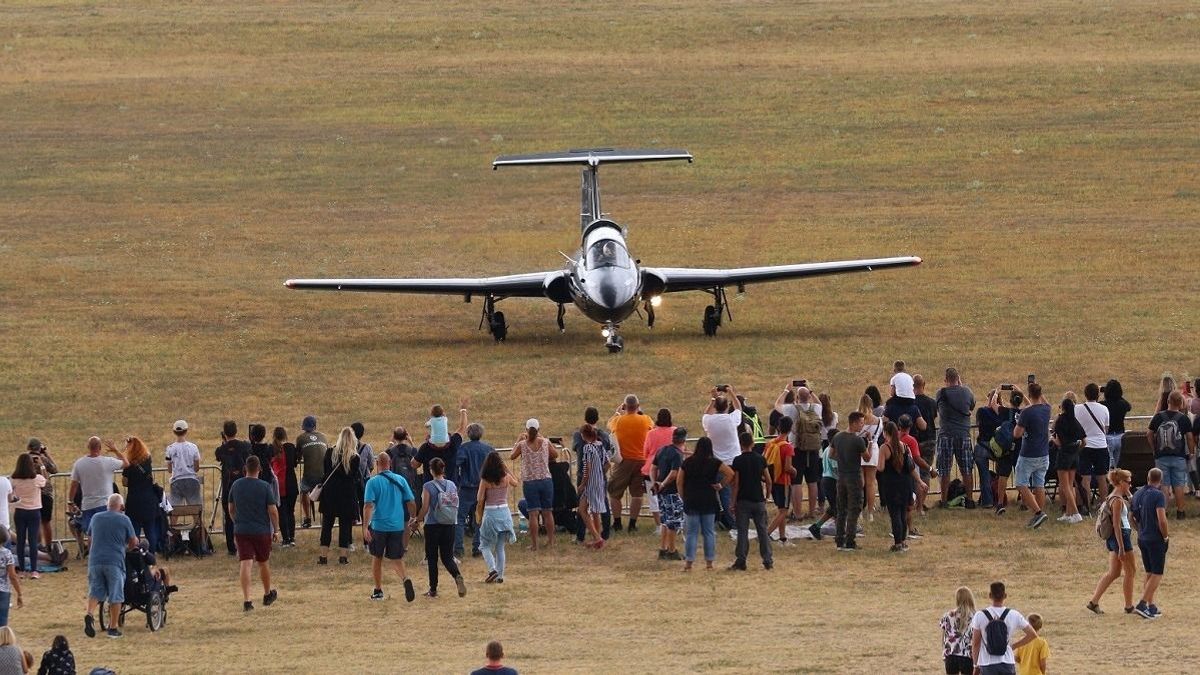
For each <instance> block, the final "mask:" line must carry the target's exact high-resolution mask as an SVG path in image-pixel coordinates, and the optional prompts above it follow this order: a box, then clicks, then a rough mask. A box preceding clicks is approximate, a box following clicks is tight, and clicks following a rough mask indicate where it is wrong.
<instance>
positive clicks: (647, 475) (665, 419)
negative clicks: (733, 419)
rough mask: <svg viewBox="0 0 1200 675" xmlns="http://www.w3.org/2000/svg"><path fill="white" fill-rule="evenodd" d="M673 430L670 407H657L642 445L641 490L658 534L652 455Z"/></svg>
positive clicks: (667, 442) (659, 522)
mask: <svg viewBox="0 0 1200 675" xmlns="http://www.w3.org/2000/svg"><path fill="white" fill-rule="evenodd" d="M755 419H756V420H757V418H755ZM760 427H761V425H760ZM674 431H675V424H674V423H673V422H672V420H671V411H670V409H668V408H659V409H658V414H657V415H656V416H655V417H654V428H653V429H651V430H650V431H649V432H648V433H647V434H646V442H645V444H643V446H642V447H643V448H644V449H645V451H646V452H645V454H646V461H645V462H642V482H643V483H644V486H643V487H644V489H643V492H645V493H646V503H647V506H648V507H649V509H650V516H651V517H652V518H654V527H655V533H656V534H659V535H661V534H662V507H661V506H660V505H659V503H658V495H657V494H656V493H655V492H654V491H653V490H652V489H651V487H652V484H653V483H654V475H653V469H654V455H655V454H657V453H658V450H659V448H663V447H666V446H668V445H671V435H672V434H673V433H674ZM760 431H761V428H760Z"/></svg>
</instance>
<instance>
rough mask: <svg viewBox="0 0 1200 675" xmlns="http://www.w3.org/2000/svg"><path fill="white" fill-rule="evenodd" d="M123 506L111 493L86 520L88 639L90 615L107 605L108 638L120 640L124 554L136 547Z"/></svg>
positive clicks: (93, 628)
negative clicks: (89, 539)
mask: <svg viewBox="0 0 1200 675" xmlns="http://www.w3.org/2000/svg"><path fill="white" fill-rule="evenodd" d="M114 451H115V450H114ZM124 507H125V500H124V499H123V498H122V497H121V495H120V494H111V495H109V496H108V499H107V501H106V504H105V508H106V510H105V511H103V512H101V513H97V514H94V515H93V516H92V517H91V519H89V521H88V535H89V536H90V537H91V540H92V543H91V547H90V549H89V554H88V602H87V615H86V616H84V617H83V633H84V635H87V636H88V637H96V623H95V622H96V619H95V617H93V616H92V615H93V614H94V613H95V612H96V608H97V607H99V605H100V603H102V602H106V603H108V637H110V638H119V637H121V629H120V628H118V625H119V621H118V619H120V616H121V605H122V604H123V603H124V602H125V551H127V550H128V549H131V548H133V547H135V546H137V535H136V534H134V532H133V523H132V522H131V521H130V520H129V517H128V516H126V515H125V514H124V513H121V510H122V509H123V508H124Z"/></svg>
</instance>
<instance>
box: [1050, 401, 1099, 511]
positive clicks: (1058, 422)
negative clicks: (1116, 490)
mask: <svg viewBox="0 0 1200 675" xmlns="http://www.w3.org/2000/svg"><path fill="white" fill-rule="evenodd" d="M1075 411H1076V407H1075V404H1074V403H1071V399H1069V398H1064V399H1063V400H1062V403H1061V404H1059V414H1058V417H1057V418H1055V420H1054V437H1053V438H1051V439H1050V442H1051V443H1053V444H1054V445H1056V446H1058V458H1057V459H1056V460H1055V462H1054V468H1055V471H1057V473H1058V496H1059V498H1060V499H1061V500H1062V505H1063V514H1062V515H1061V516H1059V518H1058V520H1059V522H1063V523H1081V522H1083V516H1081V515H1080V514H1079V507H1078V505H1077V503H1076V500H1075V473H1076V472H1077V471H1078V470H1079V455H1080V447H1079V444H1080V443H1082V442H1083V440H1084V438H1086V436H1087V433H1086V432H1085V431H1084V430H1083V427H1082V426H1081V425H1080V424H1079V420H1077V419H1075ZM1105 452H1106V453H1107V452H1108V450H1107V449H1105ZM1105 492H1107V491H1105ZM1079 499H1080V500H1081V501H1082V505H1083V508H1085V509H1086V508H1088V507H1087V495H1086V494H1083V493H1081V494H1080V495H1079Z"/></svg>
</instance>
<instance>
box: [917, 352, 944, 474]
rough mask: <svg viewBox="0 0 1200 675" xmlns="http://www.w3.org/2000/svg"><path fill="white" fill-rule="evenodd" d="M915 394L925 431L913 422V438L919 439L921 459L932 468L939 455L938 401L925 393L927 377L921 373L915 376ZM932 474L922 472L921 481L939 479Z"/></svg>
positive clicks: (926, 471)
mask: <svg viewBox="0 0 1200 675" xmlns="http://www.w3.org/2000/svg"><path fill="white" fill-rule="evenodd" d="M913 393H914V394H916V401H917V409H918V410H919V411H920V412H921V418H922V419H923V420H925V427H924V428H923V429H922V428H921V425H920V424H917V423H916V420H913V426H914V427H915V428H916V433H915V434H913V437H914V438H916V439H917V445H918V446H919V447H920V448H921V459H923V460H925V464H926V466H932V465H933V464H934V463H935V461H936V455H937V415H938V405H937V401H935V400H934V399H933V397H931V396H929V395H927V394H926V393H925V376H923V375H921V374H920V373H917V374H915V375H913ZM932 473H933V472H930V471H928V470H925V471H922V472H921V480H923V481H925V482H926V483H928V482H930V480H931V479H933V478H936V477H937V476H933V475H931V474H932Z"/></svg>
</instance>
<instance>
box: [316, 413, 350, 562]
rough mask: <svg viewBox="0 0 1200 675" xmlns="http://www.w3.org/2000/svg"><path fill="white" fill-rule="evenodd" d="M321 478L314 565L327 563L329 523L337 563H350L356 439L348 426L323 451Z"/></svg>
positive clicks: (329, 535)
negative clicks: (337, 553) (337, 552)
mask: <svg viewBox="0 0 1200 675" xmlns="http://www.w3.org/2000/svg"><path fill="white" fill-rule="evenodd" d="M322 464H323V466H324V468H325V478H324V480H322V481H321V498H320V500H318V502H317V503H318V505H319V507H318V510H319V511H320V512H321V540H320V544H321V549H320V551H321V553H320V555H319V556H318V557H317V564H318V565H328V564H329V545H330V544H331V543H332V542H333V524H334V521H337V523H338V548H340V549H341V551H340V553H341V555H340V556H338V564H340V565H349V564H350V542H351V540H352V539H353V538H354V525H355V520H357V518H358V492H357V490H356V489H355V482H356V481H357V480H358V476H359V473H358V439H357V438H355V437H354V430H353V429H351V428H350V427H345V428H343V429H342V431H341V433H340V434H338V439H337V443H336V444H334V446H333V447H332V448H329V449H328V450H326V451H325V458H324V459H323V461H322Z"/></svg>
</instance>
